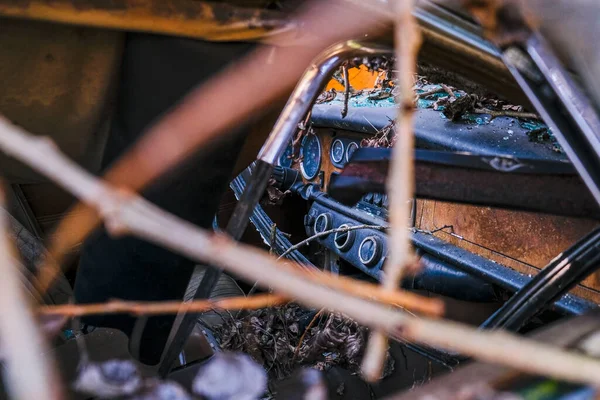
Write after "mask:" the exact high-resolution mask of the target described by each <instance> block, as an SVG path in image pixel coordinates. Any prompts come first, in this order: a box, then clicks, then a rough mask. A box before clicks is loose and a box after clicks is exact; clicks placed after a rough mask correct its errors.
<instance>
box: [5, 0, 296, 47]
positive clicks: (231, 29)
mask: <svg viewBox="0 0 600 400" xmlns="http://www.w3.org/2000/svg"><path fill="white" fill-rule="evenodd" d="M0 16H4V17H11V18H26V19H33V20H42V21H50V22H56V23H62V24H72V25H81V26H88V27H96V28H108V29H116V30H125V31H140V32H151V33H159V34H167V35H174V36H184V37H189V38H196V39H204V40H215V41H235V40H239V41H244V40H263V39H268V38H274V37H276V36H278V35H281V34H284V33H288V32H290V31H291V30H292V25H290V24H289V23H288V21H287V20H286V18H285V16H284V15H283V14H282V13H279V12H276V11H270V10H262V9H255V8H247V7H237V6H234V5H231V4H227V3H209V2H204V1H195V0H110V1H102V0H45V1H44V0H0Z"/></svg>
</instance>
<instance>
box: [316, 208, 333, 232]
mask: <svg viewBox="0 0 600 400" xmlns="http://www.w3.org/2000/svg"><path fill="white" fill-rule="evenodd" d="M321 218H323V219H325V229H324V230H322V231H319V230H317V225H318V223H319V221H320V220H321ZM332 222H333V221H332V220H331V215H329V214H327V213H322V214H319V215H317V218H315V222H313V232H314V233H315V234H320V233H323V232H326V231H328V230H330V229H331V224H332ZM325 236H329V235H325Z"/></svg>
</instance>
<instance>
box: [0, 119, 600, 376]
mask: <svg viewBox="0 0 600 400" xmlns="http://www.w3.org/2000/svg"><path fill="white" fill-rule="evenodd" d="M0 147H1V148H2V149H3V150H4V151H5V152H7V153H9V154H10V155H12V156H14V157H16V158H18V159H19V160H20V161H22V162H25V163H27V164H29V165H30V166H32V167H34V168H35V169H36V170H37V171H38V172H40V173H42V174H44V175H46V176H48V177H49V178H51V179H53V180H54V181H56V183H58V184H60V185H61V186H62V187H64V188H65V189H67V190H69V191H70V192H72V193H73V194H75V195H76V196H78V197H79V198H80V199H81V200H83V201H85V202H87V204H89V205H90V206H94V207H98V210H99V213H100V214H101V215H102V216H103V217H104V218H105V219H106V222H107V225H108V227H109V230H110V231H112V232H114V231H118V232H120V233H125V232H128V233H132V234H135V235H137V236H139V237H141V238H144V239H147V240H149V241H151V242H153V243H155V244H159V245H162V246H166V247H168V248H170V249H172V250H175V251H177V252H179V253H181V254H183V255H185V256H187V257H190V258H192V259H195V260H198V261H201V262H207V263H210V264H212V265H215V266H217V267H220V268H223V269H224V270H226V271H228V272H230V273H232V274H234V275H237V276H238V277H240V278H242V279H245V280H247V281H249V282H254V281H256V282H259V284H260V285H262V286H263V287H272V288H273V290H275V291H276V292H278V293H280V294H282V295H284V296H287V297H290V298H295V299H297V300H298V301H299V302H301V303H303V304H304V305H306V306H309V307H314V308H326V309H331V310H335V311H338V312H341V313H344V314H346V315H347V316H348V317H350V318H352V319H354V320H355V321H357V322H358V323H360V324H363V325H366V326H369V327H371V328H373V329H378V330H380V331H384V332H386V333H388V334H390V335H391V336H393V337H397V338H402V339H406V340H411V341H414V342H418V343H424V344H429V345H432V346H437V347H441V348H445V349H448V350H453V351H457V352H459V353H462V354H465V355H468V356H472V357H475V358H478V359H481V360H484V361H488V362H492V363H498V364H502V365H505V366H508V367H513V368H516V369H519V370H522V371H524V372H528V373H533V374H539V375H546V376H550V377H553V378H556V379H562V380H566V381H571V382H577V383H587V384H591V385H594V386H596V387H600V362H599V361H598V360H594V359H592V358H590V357H587V356H585V355H581V354H577V353H575V352H572V351H566V350H562V349H558V348H556V347H554V346H550V345H546V344H541V343H537V342H535V341H532V340H529V339H525V338H522V337H519V336H516V335H513V334H509V333H506V332H501V331H495V332H482V331H479V330H477V329H474V328H472V327H469V326H466V325H463V324H459V323H455V322H449V321H441V320H432V319H429V318H417V317H413V316H410V315H407V314H406V313H404V312H402V311H399V310H394V309H390V308H389V307H386V306H383V305H380V304H377V303H374V302H372V301H368V300H365V299H361V298H358V297H356V296H353V295H350V294H348V293H346V292H343V291H339V290H331V288H330V287H328V286H325V285H321V284H317V283H315V282H314V281H311V280H310V279H308V275H306V274H303V273H301V272H299V269H297V268H294V267H291V266H289V265H286V264H284V263H280V262H278V261H276V260H274V259H273V257H271V256H269V255H268V253H266V252H264V251H261V250H258V249H256V248H253V247H251V246H248V245H243V244H240V243H236V242H233V241H232V240H230V239H228V238H227V237H224V236H221V235H217V234H211V233H209V232H207V231H204V230H202V229H199V228H198V227H196V226H194V225H193V224H190V223H189V222H186V221H183V220H181V219H179V218H177V217H175V216H174V215H171V214H169V213H166V212H165V211H163V210H161V209H159V208H158V207H156V206H154V205H152V204H150V203H148V202H147V201H146V200H144V199H143V198H141V197H139V196H136V195H131V194H126V193H123V192H122V191H121V192H119V191H117V190H115V189H113V188H111V187H110V186H108V185H107V184H105V183H103V182H102V181H100V180H98V179H97V178H96V177H94V176H92V175H91V174H88V173H87V172H85V171H84V170H83V169H81V168H79V167H78V166H77V165H76V164H75V163H73V162H71V161H69V160H68V159H66V158H65V157H64V156H63V155H62V154H60V153H59V152H58V151H57V149H56V148H55V147H54V146H52V145H51V144H50V142H49V141H47V140H44V139H39V138H35V137H33V136H31V135H28V134H27V133H26V132H24V131H23V130H22V129H20V128H17V127H15V126H12V125H11V124H9V123H8V122H7V121H6V120H4V119H1V118H0ZM21 334H22V332H21ZM27 368H30V366H28V367H27Z"/></svg>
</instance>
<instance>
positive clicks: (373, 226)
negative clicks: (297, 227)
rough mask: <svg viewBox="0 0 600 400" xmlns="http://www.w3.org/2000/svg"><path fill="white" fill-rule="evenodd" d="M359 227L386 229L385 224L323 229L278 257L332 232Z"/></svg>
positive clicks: (354, 229)
mask: <svg viewBox="0 0 600 400" xmlns="http://www.w3.org/2000/svg"><path fill="white" fill-rule="evenodd" d="M359 229H377V230H384V229H386V227H385V226H381V225H354V226H346V227H343V228H334V229H329V230H327V231H323V232H319V233H315V234H314V235H312V236H310V237H308V238H306V239H304V240H303V241H301V242H298V243H296V244H295V245H293V246H292V247H290V248H288V249H287V250H286V251H284V252H283V253H282V254H281V255H280V256H279V258H278V259H281V258H283V257H285V256H287V255H288V254H290V253H291V252H292V251H294V250H298V249H299V248H301V247H302V246H306V245H307V244H309V243H310V242H312V241H313V240H316V239H319V238H322V237H324V236H328V235H331V234H332V233H337V232H350V231H356V230H359Z"/></svg>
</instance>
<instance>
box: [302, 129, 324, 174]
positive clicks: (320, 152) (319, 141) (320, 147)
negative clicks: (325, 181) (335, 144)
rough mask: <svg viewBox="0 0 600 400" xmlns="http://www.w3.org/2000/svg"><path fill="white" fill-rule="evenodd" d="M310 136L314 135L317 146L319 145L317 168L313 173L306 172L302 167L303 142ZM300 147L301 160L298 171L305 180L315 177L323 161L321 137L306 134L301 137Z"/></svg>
mask: <svg viewBox="0 0 600 400" xmlns="http://www.w3.org/2000/svg"><path fill="white" fill-rule="evenodd" d="M311 136H314V138H315V139H317V146H318V147H319V160H318V162H317V170H316V172H315V173H314V174H313V175H309V174H307V173H306V170H305V169H304V144H305V143H306V140H308V138H309V137H311ZM300 149H301V151H302V162H301V163H300V172H301V173H302V176H303V177H304V179H306V180H309V181H310V180H312V179H315V178H316V177H317V176H318V175H319V171H321V163H322V162H323V146H322V145H321V139H319V137H318V136H317V135H307V136H305V137H304V139H302V146H301V147H300Z"/></svg>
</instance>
